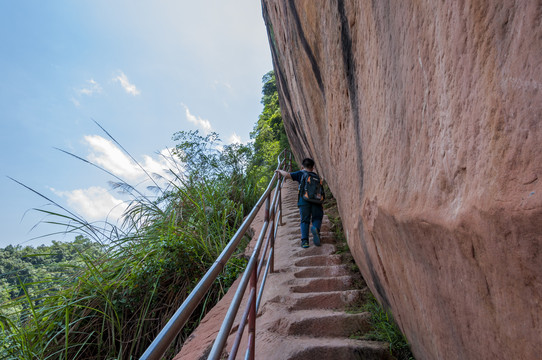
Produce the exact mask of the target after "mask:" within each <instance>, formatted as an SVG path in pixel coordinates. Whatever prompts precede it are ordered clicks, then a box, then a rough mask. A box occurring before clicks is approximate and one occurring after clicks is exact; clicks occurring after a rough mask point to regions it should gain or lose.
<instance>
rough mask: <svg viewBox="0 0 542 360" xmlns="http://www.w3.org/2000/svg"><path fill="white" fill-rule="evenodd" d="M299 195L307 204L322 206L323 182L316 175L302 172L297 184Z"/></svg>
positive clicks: (323, 197) (323, 196)
mask: <svg viewBox="0 0 542 360" xmlns="http://www.w3.org/2000/svg"><path fill="white" fill-rule="evenodd" d="M299 194H300V196H301V197H303V200H305V201H307V202H310V203H313V204H322V203H323V202H324V199H325V194H324V186H323V181H322V179H321V178H320V176H319V175H318V174H317V173H314V172H311V171H306V170H304V171H303V176H302V177H301V181H300V183H299Z"/></svg>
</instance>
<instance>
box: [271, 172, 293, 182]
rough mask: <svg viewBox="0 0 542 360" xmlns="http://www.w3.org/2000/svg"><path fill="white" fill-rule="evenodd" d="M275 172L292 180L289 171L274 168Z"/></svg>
mask: <svg viewBox="0 0 542 360" xmlns="http://www.w3.org/2000/svg"><path fill="white" fill-rule="evenodd" d="M275 172H277V173H279V174H281V175H282V176H284V177H285V178H286V179H290V180H292V176H291V175H290V173H289V172H288V171H284V170H275Z"/></svg>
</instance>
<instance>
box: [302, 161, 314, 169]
mask: <svg viewBox="0 0 542 360" xmlns="http://www.w3.org/2000/svg"><path fill="white" fill-rule="evenodd" d="M301 164H303V167H304V168H306V169H312V168H314V160H313V159H311V158H305V159H303V161H302V162H301Z"/></svg>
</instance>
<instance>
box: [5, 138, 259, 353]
mask: <svg viewBox="0 0 542 360" xmlns="http://www.w3.org/2000/svg"><path fill="white" fill-rule="evenodd" d="M104 131H105V130H104ZM108 135H109V134H108ZM111 139H112V140H113V141H115V140H114V139H113V138H112V137H111ZM174 139H175V140H176V141H178V142H179V144H178V145H177V147H176V148H175V149H173V150H172V151H171V155H172V156H173V158H174V159H175V161H172V162H171V167H170V170H169V176H168V177H167V179H166V177H165V176H162V177H160V176H156V174H147V175H148V177H149V180H150V181H151V182H152V186H151V188H152V190H154V191H155V193H154V195H152V196H150V195H148V193H146V192H144V191H141V190H139V189H138V188H137V187H135V186H132V185H129V184H128V183H126V182H125V181H123V180H122V179H121V178H118V177H116V176H115V175H114V174H111V173H109V174H110V175H111V176H113V177H114V178H115V181H114V182H112V186H113V187H114V188H116V189H118V190H122V191H124V192H125V193H127V194H128V195H129V196H130V199H131V200H130V202H129V206H128V207H127V210H126V212H125V213H124V216H123V219H122V220H123V221H122V222H121V223H119V224H112V223H108V222H105V223H90V222H87V221H86V220H85V219H83V218H82V217H80V216H78V215H77V214H75V213H73V212H71V211H70V210H68V209H67V208H65V207H63V206H62V205H60V204H58V203H56V202H55V201H53V200H51V199H49V198H47V197H46V196H44V195H43V194H40V193H38V192H36V191H34V190H33V189H30V188H28V189H29V190H30V191H34V192H36V194H38V195H39V196H41V197H42V198H45V199H47V200H48V201H49V202H50V203H51V204H53V205H54V206H56V209H57V211H51V210H44V209H37V211H40V212H42V213H44V214H45V215H47V216H48V220H47V222H49V223H53V224H56V225H58V226H59V227H61V229H62V230H60V231H59V232H64V233H68V234H74V235H75V234H78V235H81V236H84V237H85V238H87V239H90V240H91V241H93V242H95V243H96V244H99V246H100V251H93V252H88V253H87V252H85V251H81V252H79V261H78V262H77V264H76V265H73V264H72V265H71V267H70V272H69V274H68V275H66V276H60V277H51V278H48V279H43V280H42V281H40V284H39V286H37V285H38V284H35V283H28V282H25V281H20V282H19V283H18V285H17V287H18V291H19V293H20V294H21V295H20V296H17V297H15V298H11V299H9V300H8V301H5V302H4V303H2V304H0V331H1V334H0V358H2V359H28V360H30V359H131V358H137V357H139V355H141V354H142V353H143V351H144V350H145V349H146V347H147V346H148V345H149V344H150V342H151V341H152V340H153V339H154V337H155V336H156V335H157V334H158V332H159V331H160V330H161V329H162V327H163V326H164V325H165V324H166V322H167V321H168V320H169V318H170V317H171V316H172V315H173V313H174V312H175V311H176V310H177V308H178V306H179V305H180V304H181V303H182V302H183V300H184V299H185V298H186V297H187V295H188V294H189V293H190V291H191V290H192V289H193V287H194V286H195V284H196V283H197V281H198V280H199V279H200V278H201V277H202V276H203V275H204V274H205V271H206V270H207V269H208V267H210V265H212V263H213V262H214V260H215V259H216V257H217V256H218V255H219V254H220V252H221V251H222V249H223V248H224V246H225V245H226V244H227V243H228V241H229V240H230V239H231V237H232V236H233V234H234V233H235V231H236V230H237V228H238V227H239V225H240V224H241V223H242V220H243V217H244V216H245V215H246V213H247V212H248V211H249V210H250V209H251V208H252V206H253V205H254V203H255V202H256V200H257V199H258V196H259V190H260V189H258V187H257V179H254V178H251V177H250V175H249V174H248V172H247V168H248V165H249V163H250V161H251V156H252V150H251V148H250V147H249V146H244V145H230V146H226V147H220V146H219V145H218V144H219V139H218V136H217V135H216V134H211V135H207V136H201V135H199V134H198V133H197V132H180V133H177V134H175V136H174ZM117 144H118V143H117ZM118 145H119V146H120V144H118ZM70 155H72V156H75V157H77V158H79V159H80V160H82V161H85V162H88V161H87V160H85V159H82V158H80V157H78V156H76V155H73V154H70ZM89 164H90V163H89ZM91 165H93V166H95V167H98V168H100V167H99V166H98V165H96V164H91ZM100 169H101V170H103V171H106V172H107V170H105V169H103V168H100ZM21 185H23V186H25V185H24V184H22V183H21ZM248 240H249V239H248V238H247V239H245V240H244V244H245V245H246V243H248ZM245 264H246V260H245V258H244V256H243V249H242V248H239V249H238V251H237V252H236V253H235V254H234V256H233V257H232V259H231V260H230V261H229V262H228V264H227V265H226V266H225V270H224V272H223V273H222V275H221V276H219V277H218V278H217V280H216V281H215V284H214V285H213V287H212V289H211V290H210V291H209V292H208V294H207V297H206V299H205V301H204V302H203V304H202V305H200V307H199V308H198V309H197V310H196V311H195V312H194V314H193V316H192V319H191V320H190V321H189V324H188V325H187V326H186V327H185V329H184V330H183V333H182V334H181V336H179V337H178V339H177V341H176V343H175V344H173V346H172V347H171V349H170V352H169V353H168V354H166V357H168V356H169V357H171V356H172V355H173V354H175V353H176V352H177V351H178V350H179V349H180V347H181V346H182V343H183V341H184V339H185V338H186V336H188V334H189V333H190V332H191V330H192V329H193V328H194V327H195V325H196V324H197V323H198V321H199V320H200V319H201V318H202V317H203V315H204V314H205V313H206V312H207V311H208V309H209V308H210V307H211V306H212V305H213V304H214V303H216V302H217V301H218V299H220V297H221V296H222V295H223V294H224V293H225V292H226V291H227V289H228V288H229V286H230V285H231V284H232V282H233V281H234V280H235V278H236V277H237V275H238V274H239V273H240V272H241V271H243V269H244V266H245ZM6 290H8V289H6ZM0 299H1V298H0Z"/></svg>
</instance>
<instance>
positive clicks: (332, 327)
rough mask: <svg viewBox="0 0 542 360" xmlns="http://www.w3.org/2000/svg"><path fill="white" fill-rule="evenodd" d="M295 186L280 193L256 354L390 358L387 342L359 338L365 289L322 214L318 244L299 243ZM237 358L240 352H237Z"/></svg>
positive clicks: (364, 322) (365, 321)
mask: <svg viewBox="0 0 542 360" xmlns="http://www.w3.org/2000/svg"><path fill="white" fill-rule="evenodd" d="M296 194H297V187H296V184H295V183H292V182H290V183H289V184H287V186H286V187H285V193H284V194H283V213H284V215H283V221H284V225H283V226H281V227H279V234H278V239H279V240H278V243H277V245H276V249H277V250H276V251H277V255H276V257H275V259H276V260H275V270H276V272H275V273H273V274H270V276H269V279H268V280H267V281H268V283H267V285H266V290H265V294H264V298H263V299H262V304H263V305H262V307H261V308H260V313H259V318H258V320H257V323H258V325H257V336H256V338H257V342H256V355H257V356H256V358H257V359H291V360H305V359H307V360H308V359H310V360H314V359H334V360H340V359H379V360H380V359H393V357H392V356H391V355H390V353H389V350H388V344H386V343H381V342H375V341H365V340H361V337H362V335H363V334H364V333H366V332H368V331H369V330H370V325H369V317H370V315H369V314H368V313H364V312H361V313H360V312H358V313H355V312H350V311H348V310H349V309H351V310H352V309H354V308H359V306H360V304H361V303H362V302H363V300H364V299H365V297H366V295H367V294H368V291H369V290H368V289H367V287H366V286H365V285H364V282H363V280H362V278H361V275H360V274H359V273H357V272H353V271H352V270H351V269H350V268H349V265H348V264H345V263H343V256H342V255H340V254H337V248H336V243H335V238H334V235H333V233H332V232H331V231H330V222H329V219H328V218H327V216H325V217H324V222H323V225H322V231H321V242H322V246H319V247H317V246H314V244H313V242H312V238H311V241H310V247H309V248H308V249H303V248H301V247H300V238H299V213H298V209H297V206H296V200H297V199H296ZM239 358H241V357H239Z"/></svg>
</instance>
